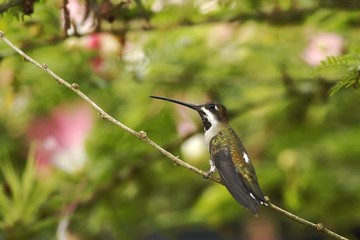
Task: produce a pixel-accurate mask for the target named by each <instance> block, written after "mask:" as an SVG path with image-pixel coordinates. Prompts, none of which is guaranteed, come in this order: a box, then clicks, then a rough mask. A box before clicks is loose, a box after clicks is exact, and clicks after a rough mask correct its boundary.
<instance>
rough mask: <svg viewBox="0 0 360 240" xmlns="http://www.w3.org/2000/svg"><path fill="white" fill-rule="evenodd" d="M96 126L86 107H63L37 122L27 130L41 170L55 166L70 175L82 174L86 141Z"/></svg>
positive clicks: (85, 157) (45, 170)
mask: <svg viewBox="0 0 360 240" xmlns="http://www.w3.org/2000/svg"><path fill="white" fill-rule="evenodd" d="M92 125H93V122H92V115H91V112H90V109H89V108H88V107H87V106H84V105H80V104H77V105H74V106H69V105H63V106H60V107H57V108H56V109H54V110H53V112H52V113H51V114H50V116H46V117H40V118H38V119H36V120H35V121H34V122H33V124H31V125H30V126H29V129H28V133H27V136H28V140H29V142H30V143H35V160H36V162H37V167H38V170H39V171H40V173H41V172H45V173H46V172H47V171H49V169H51V168H52V166H56V167H58V168H59V169H61V170H64V171H66V172H68V173H75V172H77V171H79V170H81V169H82V168H83V167H84V165H85V163H86V159H87V156H86V150H85V141H86V138H87V136H88V134H89V131H90V130H91V128H92Z"/></svg>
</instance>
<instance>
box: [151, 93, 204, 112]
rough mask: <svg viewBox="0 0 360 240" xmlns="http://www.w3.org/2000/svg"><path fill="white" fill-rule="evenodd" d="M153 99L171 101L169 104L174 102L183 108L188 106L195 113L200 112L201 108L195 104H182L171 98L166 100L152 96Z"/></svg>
mask: <svg viewBox="0 0 360 240" xmlns="http://www.w3.org/2000/svg"><path fill="white" fill-rule="evenodd" d="M150 97H151V98H156V99H160V100H164V101H169V102H173V103H177V104H180V105H183V106H186V107H188V108H191V109H194V110H195V111H198V110H199V106H197V105H194V104H190V103H185V102H180V101H178V100H174V99H171V98H165V97H158V96H150Z"/></svg>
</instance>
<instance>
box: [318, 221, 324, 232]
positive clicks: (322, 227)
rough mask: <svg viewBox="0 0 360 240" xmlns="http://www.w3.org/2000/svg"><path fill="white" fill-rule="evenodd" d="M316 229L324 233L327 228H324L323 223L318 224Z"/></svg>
mask: <svg viewBox="0 0 360 240" xmlns="http://www.w3.org/2000/svg"><path fill="white" fill-rule="evenodd" d="M316 229H317V230H318V231H324V229H325V227H324V225H323V224H322V223H317V224H316Z"/></svg>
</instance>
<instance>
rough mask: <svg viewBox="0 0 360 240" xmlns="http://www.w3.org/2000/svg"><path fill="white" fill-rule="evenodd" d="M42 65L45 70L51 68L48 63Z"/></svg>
mask: <svg viewBox="0 0 360 240" xmlns="http://www.w3.org/2000/svg"><path fill="white" fill-rule="evenodd" d="M41 67H42V68H43V69H45V70H47V69H48V68H49V66H48V65H47V64H46V63H43V64H41Z"/></svg>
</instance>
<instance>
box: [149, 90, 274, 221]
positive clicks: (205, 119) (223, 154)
mask: <svg viewBox="0 0 360 240" xmlns="http://www.w3.org/2000/svg"><path fill="white" fill-rule="evenodd" d="M150 97H151V98H155V99H160V100H165V101H169V102H173V103H176V104H180V105H183V106H186V107H188V108H191V109H193V110H195V111H196V112H198V114H199V115H200V117H201V120H202V123H203V125H204V132H205V143H206V146H207V148H208V151H209V154H210V170H209V171H207V175H206V177H205V178H208V177H209V176H210V175H211V174H212V173H214V172H215V171H216V169H217V170H218V172H219V175H220V178H221V181H222V183H223V184H224V185H225V187H226V188H227V190H228V191H229V192H230V194H231V195H232V196H233V197H234V198H235V200H236V201H237V202H239V203H240V204H241V205H243V206H244V207H245V208H247V209H249V210H251V211H252V212H253V213H254V214H255V216H257V215H258V212H259V206H260V204H261V205H264V206H268V204H267V202H266V200H265V197H264V194H263V192H262V191H261V188H260V186H259V183H258V179H257V177H256V172H255V168H254V166H253V165H252V163H251V161H250V158H249V156H248V154H247V152H246V150H245V147H244V146H243V144H242V142H241V140H240V138H239V137H238V135H237V134H236V132H235V131H234V129H233V128H232V127H231V126H230V125H229V124H228V121H229V119H228V116H227V111H226V108H225V106H224V105H222V104H219V103H216V102H214V101H211V102H207V103H204V104H201V105H194V104H190V103H185V102H181V101H178V100H174V99H170V98H165V97H158V96H150Z"/></svg>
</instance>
